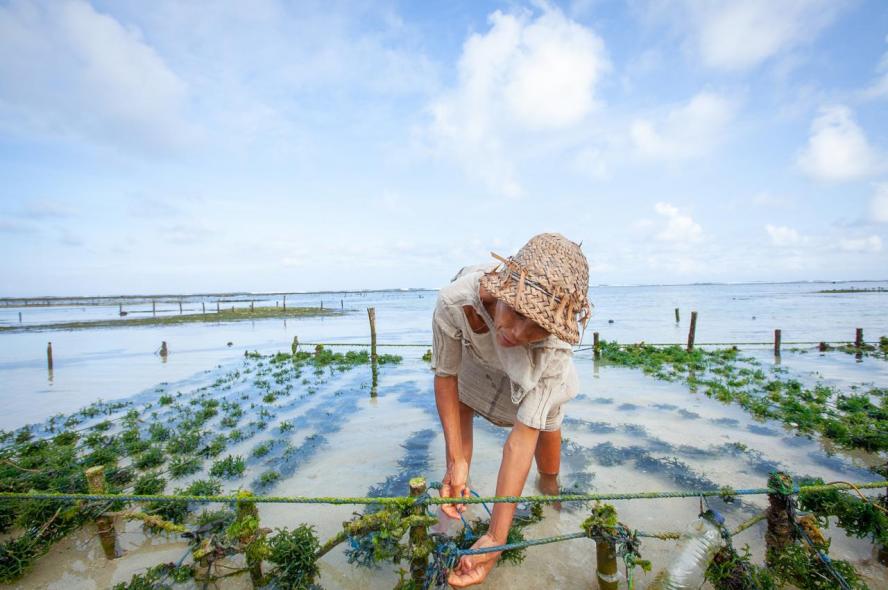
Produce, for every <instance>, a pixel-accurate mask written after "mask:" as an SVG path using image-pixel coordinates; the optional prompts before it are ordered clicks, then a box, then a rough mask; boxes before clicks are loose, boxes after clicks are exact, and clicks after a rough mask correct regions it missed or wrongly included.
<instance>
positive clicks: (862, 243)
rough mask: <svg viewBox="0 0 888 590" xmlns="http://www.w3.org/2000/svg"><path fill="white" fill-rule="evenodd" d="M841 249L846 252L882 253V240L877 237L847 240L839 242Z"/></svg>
mask: <svg viewBox="0 0 888 590" xmlns="http://www.w3.org/2000/svg"><path fill="white" fill-rule="evenodd" d="M839 248H840V249H841V250H843V251H845V252H881V251H882V238H880V237H879V236H876V235H872V236H867V237H863V238H845V239H843V240H840V241H839Z"/></svg>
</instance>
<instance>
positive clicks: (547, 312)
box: [481, 234, 591, 344]
mask: <svg viewBox="0 0 888 590" xmlns="http://www.w3.org/2000/svg"><path fill="white" fill-rule="evenodd" d="M491 255H492V256H493V257H494V258H496V259H497V260H499V261H500V262H501V263H502V264H500V265H499V266H498V267H497V268H495V269H494V270H492V271H491V272H489V273H488V274H486V275H484V276H483V277H481V286H482V287H484V288H485V289H486V290H487V291H488V292H489V293H491V294H492V295H493V296H494V297H496V298H497V299H500V300H502V301H503V302H505V303H506V304H508V305H509V307H511V308H512V309H514V310H516V311H517V312H518V313H520V314H522V315H524V316H526V317H528V318H530V319H531V320H533V321H535V322H536V323H537V324H539V325H540V326H542V327H543V329H545V330H546V331H548V332H549V333H550V334H554V335H555V336H557V337H558V338H560V339H561V340H564V341H565V342H569V343H570V344H578V343H579V342H580V331H579V329H578V327H577V322H578V321H579V322H582V324H583V327H584V328H585V327H586V322H587V321H588V320H589V315H590V314H591V307H590V305H589V298H588V295H587V293H588V291H589V263H588V262H587V261H586V257H585V256H584V255H583V251H582V250H581V249H580V246H579V245H578V244H575V243H573V242H571V241H570V240H568V239H567V238H565V237H564V236H562V235H561V234H539V235H536V236H534V237H532V238H531V239H530V240H529V241H528V242H527V243H526V244H525V245H524V246H523V247H522V248H521V249H520V250H518V254H516V255H515V256H510V257H509V258H503V257H502V256H500V255H498V254H495V253H493V252H491Z"/></svg>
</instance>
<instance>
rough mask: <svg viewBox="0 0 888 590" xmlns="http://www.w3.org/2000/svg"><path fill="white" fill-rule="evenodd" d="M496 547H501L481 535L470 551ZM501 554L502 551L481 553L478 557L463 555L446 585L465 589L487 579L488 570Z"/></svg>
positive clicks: (490, 538)
mask: <svg viewBox="0 0 888 590" xmlns="http://www.w3.org/2000/svg"><path fill="white" fill-rule="evenodd" d="M497 545H502V543H500V542H499V541H497V540H495V539H494V538H493V537H491V536H490V535H482V536H481V538H479V539H478V540H477V541H475V544H474V545H472V549H480V548H482V547H496V546H497ZM501 554H502V551H497V552H496V553H481V554H480V555H463V556H462V557H461V558H460V560H459V563H458V564H457V565H456V567H455V568H453V571H452V572H450V576H449V577H448V578H447V583H448V584H450V585H451V586H453V587H454V588H466V587H467V586H474V585H475V584H480V583H481V582H483V581H484V580H485V579H486V578H487V574H489V573H490V570H492V569H493V567H494V566H495V565H496V562H497V561H498V560H499V557H500V555H501Z"/></svg>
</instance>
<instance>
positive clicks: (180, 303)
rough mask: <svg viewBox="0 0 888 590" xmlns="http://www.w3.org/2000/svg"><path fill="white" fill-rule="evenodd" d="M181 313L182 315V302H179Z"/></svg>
mask: <svg viewBox="0 0 888 590" xmlns="http://www.w3.org/2000/svg"><path fill="white" fill-rule="evenodd" d="M179 315H182V302H181V301H180V302H179Z"/></svg>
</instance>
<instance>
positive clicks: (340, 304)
mask: <svg viewBox="0 0 888 590" xmlns="http://www.w3.org/2000/svg"><path fill="white" fill-rule="evenodd" d="M339 309H345V299H340V300H339ZM21 315H22V314H19V317H21Z"/></svg>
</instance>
